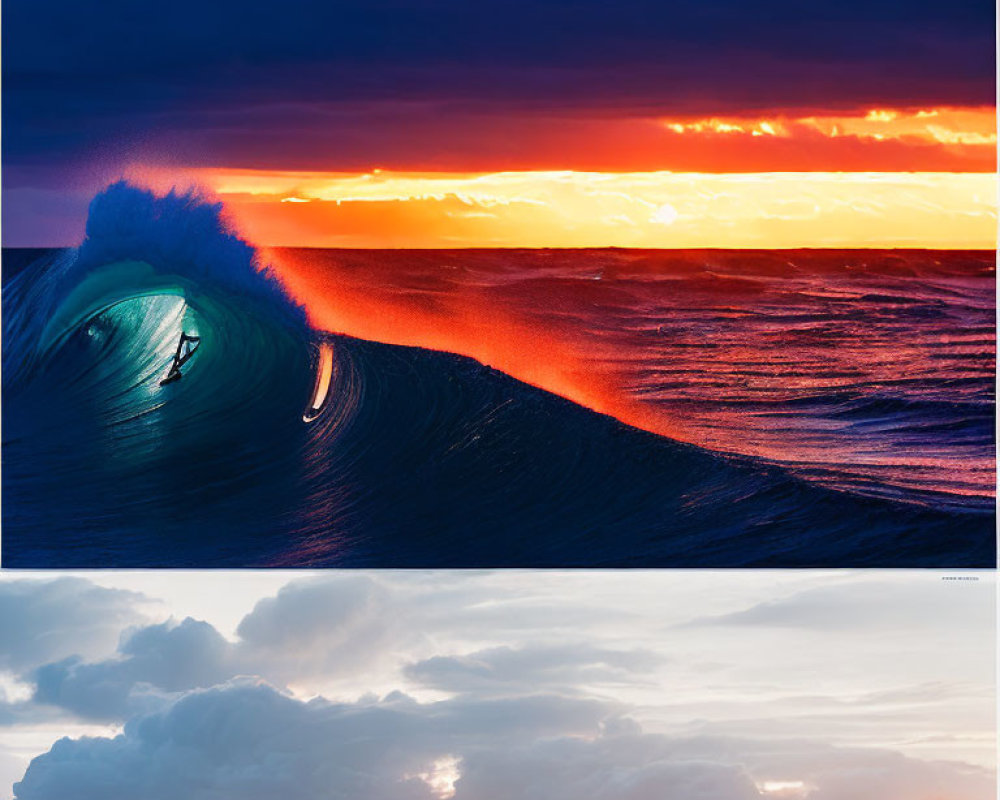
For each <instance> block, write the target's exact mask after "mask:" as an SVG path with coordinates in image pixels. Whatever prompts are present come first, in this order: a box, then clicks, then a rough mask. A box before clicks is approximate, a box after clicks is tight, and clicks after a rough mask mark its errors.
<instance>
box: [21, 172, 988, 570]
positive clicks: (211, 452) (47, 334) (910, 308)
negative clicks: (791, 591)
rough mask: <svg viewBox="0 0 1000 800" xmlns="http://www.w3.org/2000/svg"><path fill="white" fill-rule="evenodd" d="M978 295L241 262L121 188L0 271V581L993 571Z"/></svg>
mask: <svg viewBox="0 0 1000 800" xmlns="http://www.w3.org/2000/svg"><path fill="white" fill-rule="evenodd" d="M994 287H995V273H994V257H993V254H992V253H982V252H920V251H891V252H877V251H794V252H792V251H763V252H761V251H752V252H751V251H745V252H741V251H631V250H474V251H460V250H450V251H371V250H369V251H346V250H290V249H281V250H260V251H258V250H256V249H254V248H253V247H251V246H250V245H248V244H246V243H245V242H242V241H240V240H239V239H238V238H237V237H236V236H234V235H233V234H231V233H230V232H228V231H227V230H226V228H225V226H224V225H223V224H222V222H220V218H219V209H218V208H216V207H214V206H211V205H206V204H204V203H202V202H201V201H199V200H197V199H196V198H193V197H189V196H178V195H168V196H167V197H161V198H154V197H153V196H152V195H149V194H148V193H146V192H144V191H142V190H139V189H135V188H133V187H130V186H128V185H125V184H118V185H115V186H113V187H111V188H109V189H108V190H106V191H105V192H104V193H102V194H101V195H99V196H98V197H97V198H96V199H95V201H94V203H93V205H92V207H91V213H90V219H89V221H88V229H87V238H86V240H85V241H84V243H83V244H82V246H81V247H80V248H78V249H74V250H48V251H25V250H18V251H12V250H5V251H4V261H3V307H4V314H3V400H4V402H3V467H4V468H3V472H2V481H3V487H2V488H3V508H2V513H3V519H2V522H3V537H4V538H3V560H4V564H5V566H8V567H69V566H94V567H98V566H248V567H249V566H255V567H256V566H348V567H350V566H368V567H379V566H384V567H389V566H394V567H398V566H412V567H417V566H419V567H489V566H710V567H729V566H752V565H781V566H803V567H804V566H828V567H833V566H875V565H881V566H920V565H923V566H931V565H933V566H960V565H964V566H991V565H992V564H993V562H994V558H995V552H994V550H995V546H994V521H995V515H994V500H993V493H994V488H993V487H994V474H995V467H994V464H995V453H994V445H993V409H994V401H995V398H994V389H993V386H994V384H993V373H994V365H995V330H994V316H995V301H994ZM182 332H184V333H187V334H191V335H197V336H199V337H200V346H199V349H198V351H197V353H196V354H195V355H194V356H193V357H192V358H191V360H190V361H189V362H188V363H187V364H186V365H185V366H184V368H183V373H184V375H183V379H182V380H179V381H176V382H173V383H170V384H168V385H161V384H160V381H161V380H162V378H163V377H164V376H165V374H166V372H167V369H168V367H169V364H170V361H171V356H172V354H173V352H174V351H175V349H176V345H177V341H178V338H179V336H180V334H181V333H182ZM320 386H321V387H322V388H323V390H322V391H319V392H317V387H320Z"/></svg>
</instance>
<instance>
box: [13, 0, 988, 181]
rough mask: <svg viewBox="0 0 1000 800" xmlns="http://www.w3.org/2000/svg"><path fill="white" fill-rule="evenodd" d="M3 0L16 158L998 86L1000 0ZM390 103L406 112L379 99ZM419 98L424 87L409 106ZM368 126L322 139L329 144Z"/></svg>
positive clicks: (190, 148)
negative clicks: (479, 118) (497, 117)
mask: <svg viewBox="0 0 1000 800" xmlns="http://www.w3.org/2000/svg"><path fill="white" fill-rule="evenodd" d="M4 12H5V14H4V26H3V48H4V85H3V89H4V91H3V106H4V108H3V110H4V114H5V126H4V128H5V129H4V134H5V135H4V144H3V146H4V156H5V161H6V162H7V163H8V164H15V165H18V164H29V163H46V162H48V161H49V160H51V159H53V158H56V157H58V158H59V159H60V160H63V161H65V162H66V163H72V162H73V160H74V159H81V160H82V159H92V158H93V157H94V156H95V154H96V155H103V156H104V157H106V158H107V159H109V160H114V159H122V158H127V157H128V156H129V154H139V155H141V154H142V153H143V152H145V150H144V148H148V147H149V146H150V145H151V144H153V145H155V147H156V150H157V151H158V155H159V156H161V157H164V158H169V157H170V156H171V155H174V156H175V157H178V158H184V159H187V160H188V161H192V160H194V161H198V160H212V159H214V160H215V161H216V162H219V161H221V160H225V161H228V162H230V163H232V162H240V161H245V160H246V159H247V158H249V157H256V156H259V155H260V151H265V152H266V154H267V155H269V157H270V161H271V166H278V164H275V163H274V162H276V161H277V162H280V161H281V151H282V149H286V150H287V149H290V148H291V146H292V145H293V144H294V143H296V142H298V141H299V136H300V135H301V134H302V133H303V132H307V131H309V130H314V131H315V130H317V129H319V130H322V129H324V128H326V129H329V128H331V127H338V128H344V127H346V128H347V129H348V130H350V129H351V128H356V129H357V130H356V131H355V133H354V134H353V135H356V136H359V137H362V138H363V137H364V136H365V135H366V133H368V132H371V133H372V135H374V136H375V137H376V138H378V137H379V136H381V135H384V133H385V131H386V130H389V129H390V128H391V127H392V125H394V124H398V123H399V122H400V121H405V120H406V119H407V114H415V115H417V116H416V117H415V118H420V119H424V118H426V116H427V115H432V116H434V117H437V118H439V119H440V120H441V121H442V124H443V125H447V124H449V120H455V119H459V118H462V116H463V115H469V114H488V115H492V114H496V113H500V114H507V113H537V112H541V111H544V112H545V113H547V114H560V113H565V114H579V113H587V114H591V115H592V114H597V115H601V114H615V115H617V114H625V115H630V114H637V115H642V114H647V113H652V112H657V113H659V112H664V113H666V112H673V113H677V112H689V113H704V112H706V111H707V112H710V113H723V112H726V111H729V112H732V111H738V110H748V109H761V108H775V107H805V108H836V107H845V106H850V107H857V106H860V105H865V104H871V103H880V104H881V103H885V104H892V105H914V104H916V105H929V104H941V103H949V104H990V103H992V101H993V96H994V93H993V50H994V40H993V17H994V10H993V5H992V3H990V2H988V0H957V2H952V3H947V4H945V3H930V2H911V3H903V2H889V1H888V0H876V2H863V1H862V0H848V2H842V3H826V4H815V3H801V2H797V0H796V1H793V0H772V1H771V2H761V3H745V2H738V0H730V2H725V3H720V2H695V0H686V1H684V2H670V3H662V2H641V1H640V0H631V1H630V2H621V3H607V2H603V1H602V2H596V0H592V1H588V2H579V1H577V0H574V2H568V0H560V1H559V2H552V1H548V2H537V0H532V1H531V2H506V3H476V4H469V3H464V2H458V1H457V0H429V2H423V3H408V2H332V3H328V2H319V1H318V0H307V1H304V0H291V2H284V3H273V2H249V3H242V2H241V3H235V2H228V1H227V2H212V3H205V2H192V0H180V2H173V3H163V4H136V3H132V2H124V1H123V0H111V1H110V2H106V3H101V4H92V3H90V4H88V3H71V2H65V0H63V1H61V2H45V3H39V2H33V1H32V0H12V2H9V3H7V4H6V5H5V8H4ZM385 101H388V102H389V103H391V104H393V107H392V108H391V109H390V111H389V112H388V114H385V113H382V112H380V111H379V110H378V108H377V105H378V104H379V103H380V102H385ZM401 101H406V102H407V103H416V104H417V105H416V106H415V107H414V108H412V109H410V111H408V112H405V113H404V112H401V111H400V110H399V109H398V108H397V107H395V104H398V103H399V102H401ZM373 104H374V105H373ZM380 119H381V120H382V121H381V123H380V122H379V120H380ZM250 134H252V135H250ZM351 139H352V135H346V136H345V135H343V134H342V135H341V136H340V138H339V139H338V141H337V142H336V145H335V148H336V149H332V148H330V146H327V147H324V145H323V142H322V141H311V142H309V143H308V145H309V149H310V151H312V152H315V154H316V156H317V157H319V158H325V159H327V160H328V161H329V160H334V159H336V157H337V155H338V152H339V150H340V149H343V148H344V147H345V146H346V147H350V145H351V144H352V141H351ZM299 147H300V148H301V144H299ZM171 151H173V152H171ZM375 157H377V156H375Z"/></svg>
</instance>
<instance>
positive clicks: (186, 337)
mask: <svg viewBox="0 0 1000 800" xmlns="http://www.w3.org/2000/svg"><path fill="white" fill-rule="evenodd" d="M200 342H201V337H200V336H191V335H190V334H187V333H184V332H183V331H182V332H181V338H180V341H179V342H177V352H176V353H174V360H173V362H171V364H170V369H169V370H168V371H167V376H166V377H165V378H164V379H163V380H162V381H160V386H166V385H167V384H168V383H173V382H174V381H179V380H180V379H181V378H182V377H184V376H183V375H182V374H181V367H182V366H183V365H184V364H185V363H187V360H188V359H189V358H191V356H193V355H194V351H195V350H197V349H198V345H199V344H200ZM185 345H186V346H185Z"/></svg>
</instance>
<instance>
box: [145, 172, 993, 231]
mask: <svg viewBox="0 0 1000 800" xmlns="http://www.w3.org/2000/svg"><path fill="white" fill-rule="evenodd" d="M133 177H136V178H138V179H140V180H143V181H144V182H146V183H149V184H152V185H153V186H154V188H159V189H164V188H169V187H170V186H172V185H175V184H177V185H185V184H190V183H195V184H200V185H202V186H205V187H207V188H208V189H209V190H211V191H213V192H215V193H216V194H217V195H218V196H219V197H220V198H221V199H222V200H223V201H224V202H225V203H226V206H227V209H228V211H229V213H230V214H231V216H232V218H233V219H234V220H235V222H236V223H237V226H238V227H239V228H240V229H241V230H242V231H243V232H244V233H245V234H246V235H247V236H248V237H249V238H251V239H252V240H253V241H255V242H256V243H258V244H262V245H293V246H295V245H298V246H313V247H336V246H346V247H380V246H382V247H491V246H492V247H605V246H616V247H667V248H684V247H748V248H753V247H759V248H789V247H930V248H970V249H972V248H981V249H992V248H993V247H994V246H995V242H996V185H997V179H996V176H995V175H992V174H987V173H938V172H916V173H901V172H773V173H730V174H715V173H676V172H631V173H611V172H607V173H604V172H573V171H540V172H497V173H487V174H467V173H404V172H388V171H373V172H367V173H321V172H276V171H252V170H232V169H218V170H208V169H206V170H188V171H183V172H172V171H163V170H155V169H145V170H137V171H136V174H135V175H134V176H133ZM305 201H310V202H305Z"/></svg>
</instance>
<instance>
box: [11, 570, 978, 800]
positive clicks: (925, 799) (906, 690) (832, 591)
mask: <svg viewBox="0 0 1000 800" xmlns="http://www.w3.org/2000/svg"><path fill="white" fill-rule="evenodd" d="M957 578H964V579H962V580H958V579H957ZM220 587H224V589H220ZM994 593H995V584H994V580H993V576H992V575H991V574H989V573H965V574H956V573H940V572H933V571H921V572H899V571H897V572H874V571H864V572H862V571H856V572H835V573H817V572H794V571H783V572H764V571H755V572H670V573H664V572H625V573H622V572H596V573H594V572H574V573H561V574H559V573H549V572H516V571H511V572H503V573H475V572H469V573H423V572H403V573H395V572H387V573H326V574H321V575H313V574H306V573H294V574H290V573H281V572H272V573H227V574H224V575H223V574H219V573H170V574H166V573H88V574H83V575H80V576H62V577H58V578H54V577H52V576H51V575H49V576H45V575H30V574H19V575H17V576H11V575H10V574H9V573H7V574H5V575H4V576H3V578H2V580H0V636H2V638H3V641H2V645H0V659H2V663H0V670H2V672H0V698H2V706H0V708H2V710H0V720H2V724H3V727H2V731H0V779H2V782H3V787H4V788H3V792H2V793H0V797H3V798H9V797H11V796H14V797H17V798H20V800H47V799H48V798H66V797H73V798H75V800H88V799H89V798H94V799H95V800H96V798H101V800H109V799H110V798H140V797H141V798H144V800H160V799H161V798H162V799H163V800H166V798H171V799H173V798H178V800H179V799H180V798H185V800H208V798H212V800H217V799H218V798H233V797H239V798H242V799H244V800H256V799H257V798H261V799H263V798H268V799H269V800H270V799H271V798H276V797H281V798H292V799H293V800H294V799H295V798H302V800H307V799H308V800H315V799H316V798H341V797H343V798H352V800H365V799H366V798H367V799H369V800H396V799H397V798H399V799H400V800H402V799H405V800H410V798H414V799H416V798H424V799H426V800H430V798H448V797H455V798H458V800H492V799H493V798H497V799H498V800H499V798H514V797H517V798H528V799H531V798H539V800H542V799H544V800H561V798H567V799H569V798H573V800H590V799H593V800H605V799H607V800H612V799H614V800H622V799H628V798H632V799H633V800H645V798H654V797H655V798H660V799H661V800H662V798H677V800H699V798H704V800H742V799H743V798H776V799H784V800H788V799H789V798H793V799H801V798H810V799H811V800H867V799H868V798H871V799H872V800H874V799H875V798H877V800H940V798H949V800H988V798H992V797H994V796H995V787H994V780H995V778H994V770H995V763H994V748H995V735H994V734H995V720H994V705H995V695H994V690H993V688H992V687H993V683H994V653H995V635H994V628H995V619H994V610H993V608H994ZM32 759H34V760H32ZM29 761H30V766H29ZM15 781H20V782H19V783H17V784H15V788H14V789H13V792H12V790H11V784H14V782H15Z"/></svg>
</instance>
